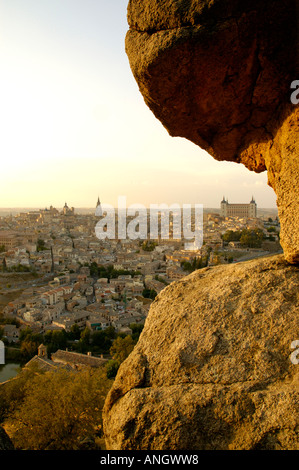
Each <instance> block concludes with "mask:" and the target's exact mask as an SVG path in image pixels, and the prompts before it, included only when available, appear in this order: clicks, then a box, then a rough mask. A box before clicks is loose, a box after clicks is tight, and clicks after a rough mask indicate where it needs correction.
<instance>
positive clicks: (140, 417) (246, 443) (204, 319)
mask: <svg viewBox="0 0 299 470" xmlns="http://www.w3.org/2000/svg"><path fill="white" fill-rule="evenodd" d="M298 292H299V269H298V268H297V267H295V266H291V265H289V264H287V263H286V261H285V260H284V258H283V256H282V255H281V256H275V257H269V258H268V257H267V258H263V259H259V260H253V261H249V262H246V263H238V264H235V265H228V266H219V267H213V268H205V269H203V270H199V271H197V272H195V273H193V274H191V275H190V276H188V277H186V278H184V279H183V280H181V281H178V282H175V283H173V284H171V285H170V286H169V287H167V288H166V289H164V290H163V291H162V292H161V293H160V295H159V296H158V298H157V300H156V301H155V302H154V303H153V304H152V307H151V310H150V313H149V316H148V318H147V320H146V324H145V328H144V330H143V332H142V334H141V337H140V340H139V342H138V344H137V346H136V347H135V349H134V350H133V352H132V353H131V355H130V356H129V357H128V359H127V360H126V361H125V362H124V363H123V364H122V365H121V367H120V370H119V372H118V375H117V377H116V380H115V382H114V385H113V387H112V389H111V391H110V393H109V395H108V397H107V400H106V403H105V407H104V415H103V416H104V431H105V436H106V444H107V448H108V449H118V450H120V449H143V450H146V449H148V450H187V449H189V450H203V449H205V450H207V449H276V450H278V449H298V448H299V439H298V437H299V436H298V429H299V422H298V416H299V387H298V385H299V368H298V367H299V366H298V365H295V364H293V363H292V362H291V360H290V354H291V352H292V351H291V349H290V346H291V343H292V342H293V341H294V340H296V339H298V338H299V331H298V307H299V295H298Z"/></svg>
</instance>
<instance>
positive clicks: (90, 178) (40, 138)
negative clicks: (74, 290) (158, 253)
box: [0, 0, 276, 208]
mask: <svg viewBox="0 0 299 470" xmlns="http://www.w3.org/2000/svg"><path fill="white" fill-rule="evenodd" d="M111 3H112V4H111ZM127 3H128V2H127V0H117V2H110V3H107V2H104V1H103V0H99V1H98V2H94V1H92V0H87V1H85V2H82V1H81V0H65V1H64V2H63V3H62V2H61V1H58V0H52V1H49V0H44V1H43V2H38V1H37V0H27V1H26V2H22V1H21V0H14V1H9V0H2V1H1V4H0V17H1V20H0V21H1V37H2V40H1V45H0V60H1V65H2V72H1V76H0V83H1V87H0V90H1V91H0V95H1V103H2V105H1V110H0V121H1V128H2V139H1V142H0V154H1V156H2V169H1V177H0V188H1V189H0V206H1V207H2V208H10V207H11V208H13V207H28V208H29V207H46V206H49V205H50V204H52V205H53V206H57V207H60V206H62V205H63V203H64V201H71V205H72V206H74V207H86V208H90V207H91V208H92V207H94V198H95V195H96V197H97V195H98V194H99V196H100V198H101V200H103V202H105V203H107V204H116V201H117V198H118V196H120V195H126V197H127V199H128V204H134V203H140V204H143V205H146V206H149V205H150V204H155V203H156V204H161V203H165V204H173V203H178V204H184V203H186V204H188V203H189V204H203V205H204V206H205V207H218V206H219V203H220V201H221V197H222V194H226V195H227V196H228V197H229V199H230V200H231V201H234V202H241V203H247V202H248V200H249V198H251V195H252V194H254V195H255V198H256V200H257V201H258V205H259V207H265V208H276V196H275V193H274V191H273V190H272V189H271V188H270V187H268V186H267V174H266V172H264V173H262V174H256V173H253V172H249V171H248V170H247V169H246V168H245V167H244V166H243V165H238V164H235V163H230V162H218V161H216V160H214V159H213V158H212V157H211V156H210V155H208V154H207V153H206V152H205V151H203V150H201V149H200V148H199V147H197V146H195V145H194V144H192V143H191V142H188V141H187V140H185V139H182V138H178V137H177V138H173V137H170V136H169V135H168V133H167V131H166V130H165V129H164V128H163V126H162V125H161V123H160V122H159V121H158V120H157V119H156V118H155V117H154V115H153V114H152V113H151V111H150V110H149V109H148V108H147V106H146V105H145V103H144V101H143V98H142V96H141V94H140V92H139V90H138V86H137V84H136V82H135V80H134V78H133V75H132V73H131V70H130V67H129V62H128V59H127V57H126V53H125V45H124V39H125V34H126V32H127V29H128V25H127V21H126V9H127ZM220 195H221V196H220Z"/></svg>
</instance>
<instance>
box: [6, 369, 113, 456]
mask: <svg viewBox="0 0 299 470" xmlns="http://www.w3.org/2000/svg"><path fill="white" fill-rule="evenodd" d="M110 386H111V381H109V380H108V379H107V376H106V370H105V369H104V368H100V369H84V370H82V371H77V372H69V371H66V370H63V369H60V370H55V371H51V372H46V373H43V374H38V375H35V376H34V377H33V378H32V380H30V381H27V382H26V385H25V387H24V398H23V400H22V402H21V404H20V406H18V407H17V408H16V409H15V410H14V411H13V413H12V414H11V415H9V417H8V418H7V419H6V422H5V427H6V429H7V432H8V434H9V436H10V438H11V439H12V441H13V443H14V446H15V448H16V449H17V450H18V449H22V450H78V449H81V448H82V441H83V440H84V439H85V438H87V437H89V438H91V439H95V438H96V436H97V435H98V434H99V432H100V429H101V425H102V411H101V410H102V408H103V405H104V400H105V397H106V395H107V392H108V390H109V388H110Z"/></svg>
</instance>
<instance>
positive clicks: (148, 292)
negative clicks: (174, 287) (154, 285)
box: [142, 289, 158, 300]
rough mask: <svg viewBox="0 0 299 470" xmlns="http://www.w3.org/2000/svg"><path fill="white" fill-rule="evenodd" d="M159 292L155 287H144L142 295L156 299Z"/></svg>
mask: <svg viewBox="0 0 299 470" xmlns="http://www.w3.org/2000/svg"><path fill="white" fill-rule="evenodd" d="M157 295H158V294H157V292H156V291H155V290H154V289H143V291H142V296H143V297H144V298H145V299H152V300H155V298H156V297H157Z"/></svg>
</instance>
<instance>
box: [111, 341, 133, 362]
mask: <svg viewBox="0 0 299 470" xmlns="http://www.w3.org/2000/svg"><path fill="white" fill-rule="evenodd" d="M134 346H135V342H134V341H133V339H132V337H131V336H129V335H128V336H126V337H125V338H121V337H120V336H118V337H117V338H116V339H115V340H114V341H113V344H112V346H111V348H110V354H111V356H112V359H114V360H115V361H117V362H118V363H119V364H121V363H122V362H123V361H124V360H125V359H126V358H127V357H128V356H129V354H130V353H131V352H132V351H133V349H134Z"/></svg>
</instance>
